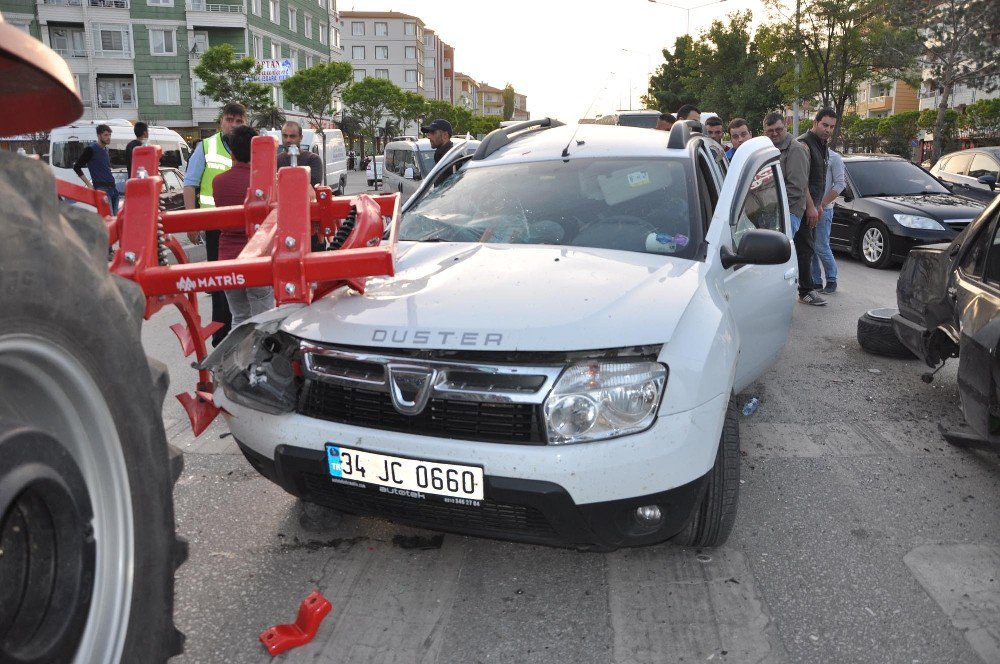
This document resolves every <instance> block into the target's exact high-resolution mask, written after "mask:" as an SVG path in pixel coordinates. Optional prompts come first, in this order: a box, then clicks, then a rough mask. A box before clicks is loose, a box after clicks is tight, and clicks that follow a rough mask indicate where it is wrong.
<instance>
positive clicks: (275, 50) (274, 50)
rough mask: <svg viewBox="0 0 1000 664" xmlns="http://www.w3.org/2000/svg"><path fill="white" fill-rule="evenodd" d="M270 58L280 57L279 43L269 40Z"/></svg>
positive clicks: (277, 58) (276, 58) (278, 58)
mask: <svg viewBox="0 0 1000 664" xmlns="http://www.w3.org/2000/svg"><path fill="white" fill-rule="evenodd" d="M271 59H272V60H280V59H281V44H280V43H278V42H276V41H271Z"/></svg>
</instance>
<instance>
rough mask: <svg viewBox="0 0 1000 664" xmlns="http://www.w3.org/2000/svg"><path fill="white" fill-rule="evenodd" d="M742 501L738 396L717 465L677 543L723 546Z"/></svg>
mask: <svg viewBox="0 0 1000 664" xmlns="http://www.w3.org/2000/svg"><path fill="white" fill-rule="evenodd" d="M739 500H740V422H739V409H738V408H737V406H736V399H735V398H730V399H729V406H728V407H727V408H726V419H725V422H724V423H723V425H722V436H721V438H720V439H719V449H718V451H717V452H716V454H715V464H714V465H713V466H712V470H710V471H709V473H708V481H707V483H706V486H705V493H704V495H703V496H702V499H701V501H700V502H699V503H698V506H697V507H695V510H694V514H693V515H692V516H691V519H690V520H689V521H688V523H687V525H686V526H684V529H683V530H681V532H679V533H678V534H677V535H676V536H674V538H673V542H674V543H675V544H679V545H681V546H694V547H715V546H722V545H723V544H725V543H726V540H728V539H729V535H730V533H732V532H733V526H734V525H735V523H736V508H737V505H738V503H739Z"/></svg>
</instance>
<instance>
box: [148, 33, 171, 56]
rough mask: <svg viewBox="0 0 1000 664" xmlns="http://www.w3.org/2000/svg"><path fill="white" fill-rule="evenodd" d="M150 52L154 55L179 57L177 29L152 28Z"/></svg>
mask: <svg viewBox="0 0 1000 664" xmlns="http://www.w3.org/2000/svg"><path fill="white" fill-rule="evenodd" d="M149 52H150V53H151V54H153V55H177V30H176V28H175V29H168V28H150V29H149Z"/></svg>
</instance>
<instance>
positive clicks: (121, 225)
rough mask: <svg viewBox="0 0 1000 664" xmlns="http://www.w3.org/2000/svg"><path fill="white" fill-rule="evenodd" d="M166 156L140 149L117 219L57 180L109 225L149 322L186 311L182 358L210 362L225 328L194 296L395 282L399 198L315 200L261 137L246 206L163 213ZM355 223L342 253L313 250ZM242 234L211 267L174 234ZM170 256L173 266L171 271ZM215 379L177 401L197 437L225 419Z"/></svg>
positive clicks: (283, 298) (329, 196)
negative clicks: (371, 279)
mask: <svg viewBox="0 0 1000 664" xmlns="http://www.w3.org/2000/svg"><path fill="white" fill-rule="evenodd" d="M159 161H160V148H159V147H158V146H155V145H149V146H141V147H137V148H136V149H135V151H134V152H133V153H132V162H133V167H134V170H133V172H135V173H142V171H140V169H144V171H145V176H144V177H133V178H131V179H129V180H128V182H127V183H126V185H125V204H124V205H123V206H122V208H121V210H120V211H119V213H118V216H117V217H111V216H110V212H111V210H110V206H109V205H108V201H107V198H106V197H105V195H104V194H103V193H102V192H99V191H94V190H92V189H87V188H85V187H81V186H79V185H75V184H71V183H68V182H64V181H61V180H57V185H56V191H57V193H58V194H59V195H60V196H63V197H65V198H69V199H73V200H76V201H79V202H81V203H86V204H88V205H92V206H94V207H95V208H97V210H98V213H99V214H101V215H102V216H103V217H104V218H105V220H106V221H107V224H108V242H109V244H110V245H113V244H114V243H115V242H118V244H119V248H118V250H117V251H116V252H115V256H114V259H113V260H112V262H111V266H110V270H111V272H112V273H114V274H118V275H120V276H122V277H125V278H127V279H130V280H132V281H134V282H136V283H137V284H139V285H140V286H141V287H142V290H143V293H144V294H145V295H146V311H145V317H146V318H147V319H148V318H149V317H150V316H152V315H153V314H154V313H156V312H157V311H159V310H160V309H162V308H163V307H165V306H169V305H173V306H175V307H177V308H178V309H179V310H180V313H181V316H182V317H183V318H184V323H183V324H181V323H177V324H175V325H173V326H171V329H172V330H173V331H174V333H175V334H176V335H177V338H178V341H180V343H181V347H182V349H183V350H184V355H185V356H188V355H191V354H192V353H194V355H195V357H196V358H197V361H198V363H199V364H200V363H201V361H202V360H204V359H205V357H206V356H207V347H206V344H205V342H206V340H207V339H208V338H209V337H210V336H212V334H213V333H214V332H215V331H216V330H217V329H218V328H219V327H220V325H221V324H220V323H209V324H208V325H202V322H201V316H200V315H199V313H198V302H197V297H196V293H198V292H206V291H216V290H231V289H240V288H247V287H251V286H273V287H274V297H275V301H276V302H277V304H278V305H282V304H289V303H293V302H295V303H303V304H308V303H310V302H312V301H313V299H315V298H317V297H321V296H322V295H324V294H326V293H328V292H330V291H331V290H334V289H336V288H340V287H342V286H348V287H350V288H353V289H355V290H357V291H359V292H364V287H365V278H366V277H368V276H375V275H389V276H391V275H392V274H394V264H393V256H394V253H395V245H396V222H397V220H398V217H399V195H398V194H384V195H380V196H374V197H373V196H368V195H366V194H361V195H358V196H354V197H334V196H333V192H332V191H331V190H330V188H329V187H317V188H316V190H315V191H316V200H310V185H309V170H308V169H307V168H306V167H295V168H292V167H289V168H282V169H281V171H279V172H278V173H277V177H275V171H276V164H277V144H276V141H275V139H274V138H272V137H270V136H258V137H256V138H254V139H253V143H252V145H251V161H250V170H251V174H250V188H249V190H248V191H247V197H246V200H245V201H244V203H243V205H242V206H231V207H222V208H211V209H202V210H184V211H178V212H161V211H160V209H159V201H160V191H161V189H162V187H163V180H162V178H160V176H159ZM352 212H353V213H354V215H355V225H354V228H353V229H352V230H351V232H350V234H349V235H348V237H347V239H346V240H345V242H344V243H343V245H342V246H341V248H340V249H337V250H334V251H324V252H312V251H311V238H312V236H313V235H318V236H320V237H327V238H330V237H332V236H334V235H335V234H336V233H337V231H338V230H340V227H341V225H342V224H343V223H344V221H345V219H347V218H348V217H349V215H351V214H352ZM384 217H389V218H391V220H392V221H391V225H390V234H389V239H388V242H387V243H383V242H382V237H383V234H384V228H385V225H384V222H383V218H384ZM241 227H242V228H244V229H246V232H247V236H248V237H250V238H251V239H250V241H249V242H248V243H247V246H246V248H245V249H244V250H243V252H242V253H241V254H240V256H239V258H236V259H233V260H225V261H215V262H212V263H189V262H188V259H187V255H186V254H185V252H184V250H183V249H182V248H181V246H180V244H179V243H178V242H177V241H176V240H175V239H173V237H172V234H174V233H183V232H190V231H203V230H215V229H224V228H241ZM170 255H172V256H173V257H174V259H175V260H176V264H173V265H167V264H164V263H165V262H166V258H167V257H169V256H170ZM213 390H214V386H213V384H212V376H211V373H210V372H209V371H208V370H207V369H200V370H199V372H198V382H197V386H196V388H195V390H194V392H193V393H182V394H179V395H177V399H178V400H179V401H180V402H181V404H182V405H183V406H184V409H185V410H186V411H187V414H188V418H189V419H190V421H191V427H192V429H193V430H194V433H195V435H198V434H200V433H201V432H202V431H204V430H205V428H206V427H208V425H209V424H210V423H211V422H212V420H213V419H215V417H216V416H217V415H218V413H219V408H218V407H217V406H216V405H215V404H214V402H213V401H212V392H213Z"/></svg>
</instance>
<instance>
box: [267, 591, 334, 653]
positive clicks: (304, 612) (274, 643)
mask: <svg viewBox="0 0 1000 664" xmlns="http://www.w3.org/2000/svg"><path fill="white" fill-rule="evenodd" d="M332 608H333V605H332V604H331V603H330V600H328V599H327V598H325V597H323V595H321V594H320V592H319V591H318V590H314V591H313V592H311V593H310V594H309V596H308V597H306V598H305V599H304V600H302V604H300V605H299V614H298V616H296V618H295V622H294V623H288V624H284V625H275V626H274V627H271V628H268V629H267V630H265V631H264V632H262V633H261V635H260V636H259V637H257V638H258V639H260V642H261V643H263V644H264V647H265V648H267V651H268V652H269V653H271V656H272V657H274V656H275V655H280V654H281V653H283V652H285V651H286V650H288V649H290V648H298V647H299V646H301V645H305V644H306V643H309V642H310V641H312V640H313V638H314V637H315V636H316V632H317V631H319V624H320V623H321V622H323V618H326V614H328V613H330V609H332Z"/></svg>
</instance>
